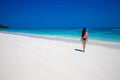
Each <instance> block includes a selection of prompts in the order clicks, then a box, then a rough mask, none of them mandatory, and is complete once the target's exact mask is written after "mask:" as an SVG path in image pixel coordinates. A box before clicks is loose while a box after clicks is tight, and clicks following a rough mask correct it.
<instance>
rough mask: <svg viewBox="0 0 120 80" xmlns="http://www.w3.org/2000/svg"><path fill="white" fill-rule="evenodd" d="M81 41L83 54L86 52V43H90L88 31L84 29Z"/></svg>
mask: <svg viewBox="0 0 120 80" xmlns="http://www.w3.org/2000/svg"><path fill="white" fill-rule="evenodd" d="M81 41H82V45H83V52H85V47H86V41H88V33H87V31H86V28H83V30H82V35H81Z"/></svg>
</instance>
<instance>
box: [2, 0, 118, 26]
mask: <svg viewBox="0 0 120 80" xmlns="http://www.w3.org/2000/svg"><path fill="white" fill-rule="evenodd" d="M119 4H120V0H0V24H3V25H9V26H11V27H12V28H51V27H83V26H86V27H120V5H119Z"/></svg>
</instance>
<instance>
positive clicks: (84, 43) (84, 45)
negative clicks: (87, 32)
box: [83, 40, 86, 52]
mask: <svg viewBox="0 0 120 80" xmlns="http://www.w3.org/2000/svg"><path fill="white" fill-rule="evenodd" d="M85 47H86V40H83V52H85Z"/></svg>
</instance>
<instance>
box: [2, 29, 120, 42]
mask: <svg viewBox="0 0 120 80" xmlns="http://www.w3.org/2000/svg"><path fill="white" fill-rule="evenodd" d="M81 31H82V28H62V29H59V28H57V29H0V32H12V33H24V34H37V35H50V36H62V37H70V38H80V37H81ZM87 32H88V35H89V39H94V40H104V41H113V42H120V27H102V28H99V27H96V28H93V27H89V28H87Z"/></svg>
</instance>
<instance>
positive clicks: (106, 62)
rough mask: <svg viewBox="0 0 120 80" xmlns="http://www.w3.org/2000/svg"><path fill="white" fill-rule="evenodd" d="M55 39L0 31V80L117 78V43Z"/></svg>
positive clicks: (119, 75) (119, 66)
mask: <svg viewBox="0 0 120 80" xmlns="http://www.w3.org/2000/svg"><path fill="white" fill-rule="evenodd" d="M52 39H54V40H52ZM58 39H59V38H58ZM58 39H55V38H50V37H46V38H45V37H43V38H42V37H41V38H37V37H32V36H21V35H13V34H5V33H0V80H120V50H119V48H120V47H119V46H120V45H119V44H116V43H110V42H109V43H105V42H102V41H101V42H100V43H101V44H100V45H97V41H93V42H92V43H90V42H89V43H88V45H87V48H86V52H85V53H83V52H81V50H82V46H81V43H74V41H68V42H67V40H66V39H65V40H63V41H62V40H58ZM94 43H95V44H94ZM102 43H104V44H102ZM107 44H108V45H107ZM104 45H105V46H104ZM115 46H117V47H115Z"/></svg>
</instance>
